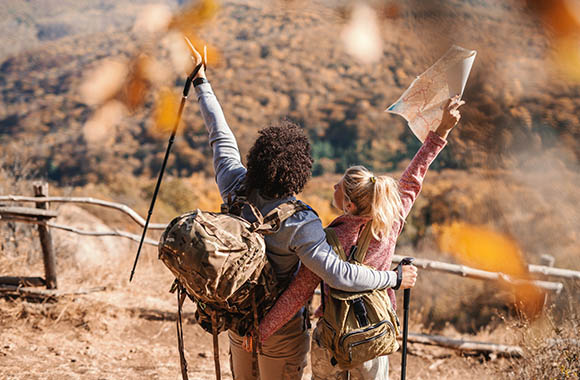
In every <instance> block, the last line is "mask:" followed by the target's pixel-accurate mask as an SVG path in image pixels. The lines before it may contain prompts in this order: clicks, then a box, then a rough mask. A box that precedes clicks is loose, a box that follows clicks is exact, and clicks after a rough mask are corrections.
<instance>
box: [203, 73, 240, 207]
mask: <svg viewBox="0 0 580 380" xmlns="http://www.w3.org/2000/svg"><path fill="white" fill-rule="evenodd" d="M195 92H196V94H197V100H198V102H199V106H200V110H201V114H202V116H203V120H204V122H205V126H206V128H207V131H208V133H209V144H210V146H211V148H212V150H213V167H214V170H215V175H216V182H217V185H218V188H219V190H220V194H221V196H222V198H223V199H226V196H227V194H229V193H230V192H231V191H232V190H234V189H235V188H236V187H237V186H238V184H239V183H240V182H241V181H242V180H243V178H244V176H245V175H246V168H245V167H244V166H243V165H242V160H241V158H240V151H239V150H238V144H237V142H236V138H235V137H234V134H233V133H232V131H231V130H230V127H229V126H228V124H227V122H226V119H225V117H224V113H223V111H222V108H221V106H220V104H219V103H218V101H217V98H216V96H215V95H214V93H213V90H212V88H211V86H210V84H209V83H202V84H199V85H198V86H196V87H195Z"/></svg>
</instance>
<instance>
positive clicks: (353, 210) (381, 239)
mask: <svg viewBox="0 0 580 380" xmlns="http://www.w3.org/2000/svg"><path fill="white" fill-rule="evenodd" d="M462 104H464V102H463V101H460V100H459V99H458V97H455V98H452V99H449V101H448V102H447V105H446V106H445V108H444V110H445V112H444V115H443V118H442V121H441V124H440V125H439V127H438V128H437V129H436V130H435V132H430V133H429V135H428V136H427V138H426V139H425V142H424V143H423V146H422V147H421V148H420V149H419V151H418V152H417V154H416V155H415V157H414V158H413V160H412V161H411V163H410V164H409V167H408V168H407V169H406V170H405V172H404V173H403V175H402V176H401V179H399V181H396V180H395V179H393V178H391V177H389V176H375V175H374V174H373V173H372V172H370V171H369V170H367V169H366V168H364V167H363V166H353V167H351V168H349V169H347V170H346V172H345V174H344V176H343V177H342V178H341V179H340V181H339V182H338V183H337V184H336V185H334V202H333V204H334V206H335V207H337V208H338V209H339V210H341V211H343V212H344V214H343V215H341V216H339V217H338V218H336V219H335V220H334V221H333V222H332V223H331V224H330V227H332V228H333V229H334V230H335V231H336V233H337V235H338V238H339V241H340V243H341V245H342V247H343V249H344V251H345V252H349V251H350V249H351V247H352V246H353V245H354V244H356V241H357V239H358V236H359V234H360V233H361V231H362V229H363V227H364V226H365V224H366V223H367V222H368V221H369V220H372V224H371V226H372V233H373V240H372V241H371V243H370V245H369V248H368V251H367V255H366V258H365V262H364V264H365V265H368V266H370V267H372V268H375V269H377V270H389V268H390V267H391V264H392V260H393V254H394V251H395V244H396V241H397V238H398V236H399V235H400V233H401V231H402V229H403V225H404V221H405V218H406V217H407V215H408V214H409V211H410V210H411V207H412V206H413V203H414V202H415V199H416V198H417V196H418V194H419V192H420V191H421V186H422V183H423V178H424V177H425V174H426V173H427V169H428V168H429V165H430V164H431V163H432V162H433V160H435V158H436V157H437V155H438V154H439V152H440V151H441V150H442V149H443V147H444V146H445V145H446V143H447V140H446V138H447V135H448V134H449V132H450V131H451V129H453V127H455V125H456V124H457V123H458V122H459V119H460V117H461V116H460V114H459V111H458V108H459V106H461V105H462ZM391 278H394V279H396V276H392V277H391ZM416 278H417V268H416V267H413V266H404V267H403V278H402V282H401V285H400V287H401V288H402V289H407V288H412V287H413V286H415V281H416ZM319 283H320V278H319V277H318V276H316V275H315V274H314V273H312V272H311V271H310V270H308V269H307V268H306V267H304V266H301V267H300V270H299V271H298V274H297V276H296V277H295V278H294V280H293V281H292V283H291V284H290V285H289V287H288V289H287V290H286V291H285V292H284V293H283V294H282V295H281V296H280V298H279V299H278V301H277V302H276V304H275V305H274V307H273V308H272V310H270V312H269V313H268V314H267V315H266V316H265V317H264V319H263V320H262V321H261V323H260V340H262V341H263V340H265V339H267V338H268V337H269V336H271V335H272V334H273V333H274V332H275V331H276V330H277V329H279V328H280V327H282V326H283V325H284V324H285V323H286V322H287V321H288V320H290V319H291V318H292V317H293V316H294V315H295V314H296V313H298V312H299V311H300V310H301V309H302V307H303V306H304V304H305V303H306V302H307V301H308V300H309V299H310V297H312V295H313V294H314V290H315V289H316V287H317V286H318V284H319ZM389 285H390V286H389V288H393V287H395V286H396V282H395V283H391V284H389ZM388 293H389V296H390V298H391V301H392V303H393V306H394V307H395V308H396V303H395V294H394V291H393V289H388ZM317 314H318V313H317ZM311 359H312V374H313V377H312V378H313V379H315V380H326V379H342V378H344V376H345V375H346V374H345V373H344V372H343V371H341V370H340V369H339V368H336V367H333V366H332V365H331V364H330V355H329V353H328V352H327V351H326V350H324V349H323V348H321V347H319V346H318V345H317V343H316V342H313V343H312V353H311ZM388 369H389V367H388V357H387V356H380V357H378V358H375V359H373V360H369V361H367V362H365V363H363V364H362V365H360V366H359V367H357V368H355V369H352V370H350V371H349V372H350V378H351V379H353V380H354V379H365V380H366V379H381V380H382V379H388Z"/></svg>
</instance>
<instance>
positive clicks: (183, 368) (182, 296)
mask: <svg viewBox="0 0 580 380" xmlns="http://www.w3.org/2000/svg"><path fill="white" fill-rule="evenodd" d="M175 281H176V283H177V349H178V351H179V364H180V365H181V377H182V378H183V380H189V377H188V376H187V361H186V360H185V353H184V352H183V325H182V321H181V307H182V306H183V302H184V301H185V297H186V293H185V291H184V289H183V287H182V285H181V284H180V283H178V282H177V280H175Z"/></svg>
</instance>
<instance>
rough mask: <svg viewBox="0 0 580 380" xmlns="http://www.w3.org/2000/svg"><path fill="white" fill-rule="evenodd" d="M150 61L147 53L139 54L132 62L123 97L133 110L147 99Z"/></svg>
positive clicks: (128, 106)
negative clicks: (147, 68)
mask: <svg viewBox="0 0 580 380" xmlns="http://www.w3.org/2000/svg"><path fill="white" fill-rule="evenodd" d="M148 62H149V57H148V56H147V55H145V54H141V55H139V56H138V57H137V58H136V59H134V60H133V61H132V62H131V65H130V70H129V75H128V77H127V81H126V83H125V88H124V93H123V95H124V96H123V97H122V100H123V102H124V103H125V105H126V106H127V108H129V110H130V111H131V112H133V111H135V109H137V107H139V106H141V105H142V104H143V102H144V101H145V96H146V95H147V90H148V89H149V80H148V79H147V75H146V73H147V70H146V67H147V65H148Z"/></svg>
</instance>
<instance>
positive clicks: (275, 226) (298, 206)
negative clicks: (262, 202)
mask: <svg viewBox="0 0 580 380" xmlns="http://www.w3.org/2000/svg"><path fill="white" fill-rule="evenodd" d="M304 210H310V211H312V212H314V213H315V214H316V215H317V216H318V214H317V213H316V211H314V210H313V209H312V208H311V207H310V206H308V205H307V204H306V203H304V202H301V201H299V200H292V201H288V202H284V203H282V204H281V205H279V206H278V207H276V208H274V209H273V210H272V211H270V212H269V213H267V214H266V216H264V221H263V224H262V226H261V227H260V228H259V229H258V230H259V231H261V232H263V233H266V234H268V233H274V232H277V231H278V230H279V229H280V227H281V226H282V223H283V222H284V221H285V220H286V219H288V218H289V217H291V216H292V215H294V214H295V213H297V212H298V211H304Z"/></svg>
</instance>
